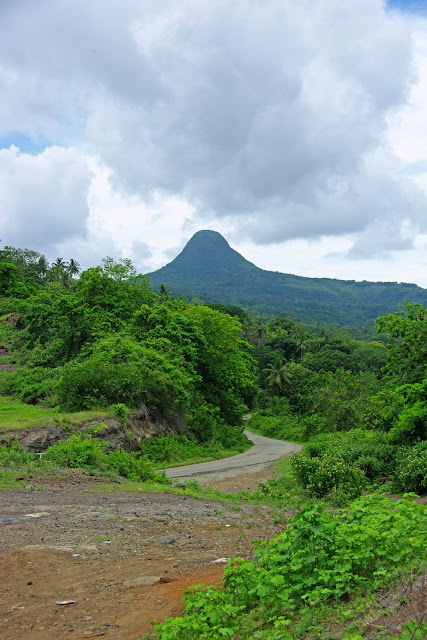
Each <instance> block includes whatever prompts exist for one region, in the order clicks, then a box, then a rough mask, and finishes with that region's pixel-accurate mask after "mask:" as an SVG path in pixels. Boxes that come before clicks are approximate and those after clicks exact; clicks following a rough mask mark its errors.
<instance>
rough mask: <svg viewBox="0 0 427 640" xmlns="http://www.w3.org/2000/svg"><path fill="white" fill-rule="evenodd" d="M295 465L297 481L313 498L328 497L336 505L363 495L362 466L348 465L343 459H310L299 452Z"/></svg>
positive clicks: (328, 457) (364, 483)
mask: <svg viewBox="0 0 427 640" xmlns="http://www.w3.org/2000/svg"><path fill="white" fill-rule="evenodd" d="M292 467H293V471H294V473H295V477H296V479H297V481H298V483H299V484H300V485H301V486H302V487H303V488H304V489H305V490H306V491H307V493H308V494H309V495H310V496H312V497H314V498H323V497H325V496H329V497H330V498H331V499H333V501H334V502H335V503H336V504H345V503H346V502H348V501H349V500H351V499H353V498H357V497H359V496H360V495H362V493H363V491H364V489H365V486H366V481H365V476H364V474H363V471H362V470H361V469H357V468H354V467H349V466H348V464H346V463H345V462H344V460H343V459H342V458H339V457H333V456H324V457H323V458H317V457H316V458H310V457H309V456H307V455H304V454H296V455H295V456H294V457H293V458H292Z"/></svg>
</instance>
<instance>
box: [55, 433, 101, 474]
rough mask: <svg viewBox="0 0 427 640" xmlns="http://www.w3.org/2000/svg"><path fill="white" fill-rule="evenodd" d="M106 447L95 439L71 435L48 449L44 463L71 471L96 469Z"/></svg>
mask: <svg viewBox="0 0 427 640" xmlns="http://www.w3.org/2000/svg"><path fill="white" fill-rule="evenodd" d="M106 446H107V445H106V443H105V442H103V441H101V440H97V439H96V438H87V437H85V436H82V435H73V436H71V437H70V438H68V439H67V440H64V441H63V442H59V443H58V444H55V445H52V446H51V447H49V448H48V449H47V450H46V454H45V456H44V458H45V461H50V462H52V463H53V464H55V465H58V467H71V468H72V469H77V468H84V467H98V466H99V464H100V462H101V460H102V458H103V453H104V449H105V447H106Z"/></svg>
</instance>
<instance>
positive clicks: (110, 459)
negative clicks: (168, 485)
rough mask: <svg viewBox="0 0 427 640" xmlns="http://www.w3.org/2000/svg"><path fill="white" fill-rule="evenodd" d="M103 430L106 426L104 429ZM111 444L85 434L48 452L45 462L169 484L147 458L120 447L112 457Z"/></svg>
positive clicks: (77, 435) (140, 480)
mask: <svg viewBox="0 0 427 640" xmlns="http://www.w3.org/2000/svg"><path fill="white" fill-rule="evenodd" d="M100 426H102V425H100ZM107 446H108V443H107V442H104V441H102V440H98V439H97V438H91V437H88V436H87V435H85V434H75V435H73V436H71V437H70V438H68V440H64V441H63V442H60V443H58V444H56V445H53V446H52V447H49V448H48V449H47V450H46V455H45V457H44V459H43V462H44V463H46V462H51V463H53V464H55V465H58V466H59V467H71V468H73V469H75V468H83V469H84V468H88V467H89V468H96V469H100V470H102V471H107V470H109V471H114V472H115V473H118V474H119V475H121V476H123V477H124V478H129V479H130V480H135V481H139V482H145V481H147V480H154V481H156V482H162V483H165V482H169V480H168V479H167V478H166V477H165V476H164V475H163V474H159V473H156V471H155V469H154V466H153V463H152V462H151V461H150V460H148V458H147V457H146V456H144V455H136V454H134V453H127V452H126V451H122V449H120V447H118V448H117V449H114V450H113V451H111V452H110V453H107V452H106V451H105V449H106V447H107Z"/></svg>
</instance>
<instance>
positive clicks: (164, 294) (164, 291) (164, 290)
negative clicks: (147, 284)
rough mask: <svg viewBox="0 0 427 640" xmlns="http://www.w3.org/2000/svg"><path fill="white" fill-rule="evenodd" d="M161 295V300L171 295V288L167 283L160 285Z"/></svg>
mask: <svg viewBox="0 0 427 640" xmlns="http://www.w3.org/2000/svg"><path fill="white" fill-rule="evenodd" d="M159 295H160V300H159V302H164V301H165V300H167V299H168V298H170V297H171V290H170V289H168V288H167V286H166V285H165V284H161V285H160V287H159Z"/></svg>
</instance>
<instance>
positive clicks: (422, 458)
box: [393, 441, 427, 494]
mask: <svg viewBox="0 0 427 640" xmlns="http://www.w3.org/2000/svg"><path fill="white" fill-rule="evenodd" d="M393 488H394V490H395V491H402V492H407V491H414V492H415V493H419V494H425V493H427V441H426V442H420V443H419V444H416V445H414V446H413V447H404V448H402V449H401V452H400V455H399V456H398V458H397V466H396V471H395V475H394V482H393Z"/></svg>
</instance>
